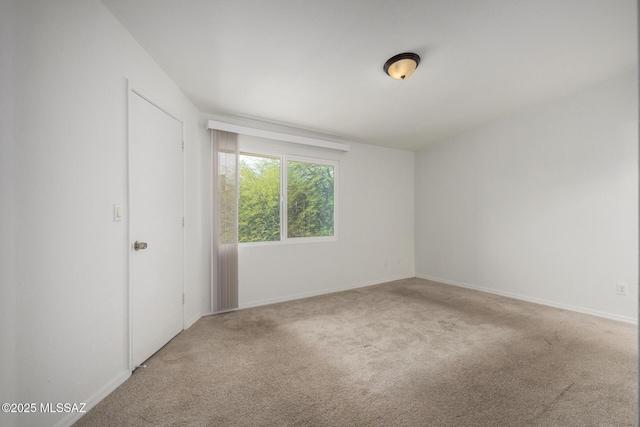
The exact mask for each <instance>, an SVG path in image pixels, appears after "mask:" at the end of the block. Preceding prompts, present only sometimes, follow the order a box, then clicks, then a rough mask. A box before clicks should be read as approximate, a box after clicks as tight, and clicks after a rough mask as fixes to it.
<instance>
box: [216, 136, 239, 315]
mask: <svg viewBox="0 0 640 427" xmlns="http://www.w3.org/2000/svg"><path fill="white" fill-rule="evenodd" d="M211 138H212V143H213V153H214V155H213V163H214V164H213V170H214V174H213V179H214V183H213V221H212V225H213V243H214V244H213V254H212V255H213V260H212V261H213V262H212V265H213V266H215V273H214V274H212V277H213V280H214V284H213V297H214V301H213V304H212V305H213V309H214V312H220V311H226V310H231V309H234V308H238V178H239V175H238V134H236V133H231V132H224V131H219V130H212V131H211Z"/></svg>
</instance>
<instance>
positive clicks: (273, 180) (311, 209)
mask: <svg viewBox="0 0 640 427" xmlns="http://www.w3.org/2000/svg"><path fill="white" fill-rule="evenodd" d="M239 162H240V198H239V202H238V241H239V242H240V243H251V242H277V241H287V240H290V239H306V240H326V239H332V238H335V236H336V227H335V188H336V169H337V163H336V162H331V161H320V160H315V159H313V160H312V159H304V158H293V157H288V156H282V157H274V156H266V155H260V154H249V153H241V154H240V157H239ZM285 207H286V209H285Z"/></svg>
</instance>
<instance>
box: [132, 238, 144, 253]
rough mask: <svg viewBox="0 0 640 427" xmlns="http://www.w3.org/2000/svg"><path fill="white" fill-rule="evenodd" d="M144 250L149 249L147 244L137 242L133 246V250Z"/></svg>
mask: <svg viewBox="0 0 640 427" xmlns="http://www.w3.org/2000/svg"><path fill="white" fill-rule="evenodd" d="M143 249H147V244H146V243H145V242H138V241H137V240H136V242H135V243H134V244H133V250H135V251H141V250H143Z"/></svg>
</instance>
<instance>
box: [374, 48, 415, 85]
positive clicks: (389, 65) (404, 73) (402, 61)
mask: <svg viewBox="0 0 640 427" xmlns="http://www.w3.org/2000/svg"><path fill="white" fill-rule="evenodd" d="M418 64H420V57H419V56H418V55H417V54H415V53H409V52H405V53H401V54H398V55H396V56H394V57H392V58H390V59H389V60H388V61H387V62H385V63H384V67H382V68H383V69H384V72H385V73H387V74H388V75H390V76H391V77H393V78H394V79H396V80H404V79H406V78H407V77H409V76H410V75H411V74H413V72H414V71H415V70H416V68H418Z"/></svg>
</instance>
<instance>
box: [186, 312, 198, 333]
mask: <svg viewBox="0 0 640 427" xmlns="http://www.w3.org/2000/svg"><path fill="white" fill-rule="evenodd" d="M201 317H202V313H197V314H196V315H195V316H193V317H192V318H191V319H189V320H187V322H186V323H185V325H184V328H185V329H189V328H190V327H191V326H192V325H193V324H194V323H196V322H197V321H198V320H199V319H200V318H201Z"/></svg>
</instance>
